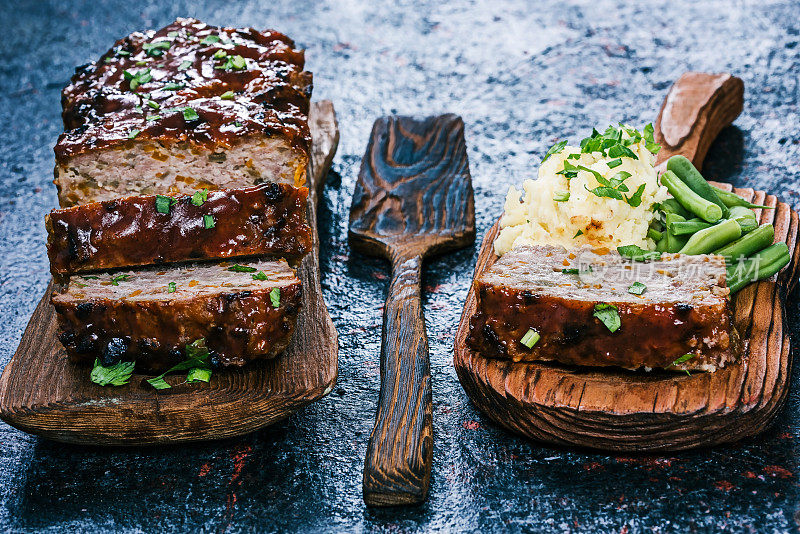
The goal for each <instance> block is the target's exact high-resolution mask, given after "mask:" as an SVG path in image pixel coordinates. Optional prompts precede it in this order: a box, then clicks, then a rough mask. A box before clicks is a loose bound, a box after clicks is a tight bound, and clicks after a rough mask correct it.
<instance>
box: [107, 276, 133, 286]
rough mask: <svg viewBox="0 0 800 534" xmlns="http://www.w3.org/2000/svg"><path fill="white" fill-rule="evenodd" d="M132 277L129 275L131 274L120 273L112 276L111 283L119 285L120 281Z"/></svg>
mask: <svg viewBox="0 0 800 534" xmlns="http://www.w3.org/2000/svg"><path fill="white" fill-rule="evenodd" d="M130 277H131V275H129V274H118V275H117V276H112V277H111V285H112V286H118V285H119V283H120V282H123V281H125V280H127V279H128V278H130Z"/></svg>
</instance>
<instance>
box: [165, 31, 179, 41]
mask: <svg viewBox="0 0 800 534" xmlns="http://www.w3.org/2000/svg"><path fill="white" fill-rule="evenodd" d="M177 36H178V32H167V37H169V38H170V39H174V38H176V37H177Z"/></svg>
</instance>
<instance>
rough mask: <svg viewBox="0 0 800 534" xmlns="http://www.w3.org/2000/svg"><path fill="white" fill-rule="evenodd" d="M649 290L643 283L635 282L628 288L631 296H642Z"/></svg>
mask: <svg viewBox="0 0 800 534" xmlns="http://www.w3.org/2000/svg"><path fill="white" fill-rule="evenodd" d="M646 290H647V286H646V285H644V284H643V283H641V282H634V283H632V284H631V286H630V287H629V288H628V293H630V294H631V295H641V294H642V293H644V292H645V291H646Z"/></svg>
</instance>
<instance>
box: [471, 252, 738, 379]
mask: <svg viewBox="0 0 800 534" xmlns="http://www.w3.org/2000/svg"><path fill="white" fill-rule="evenodd" d="M637 293H641V294H637ZM475 294H476V296H477V301H478V307H477V312H476V314H475V315H474V316H473V317H472V318H471V323H470V332H469V336H468V340H467V343H468V346H469V347H470V348H471V349H473V350H475V351H477V352H478V353H480V354H482V355H484V356H488V357H495V358H507V359H511V360H513V361H517V362H519V361H542V360H543V361H548V360H550V361H557V362H560V363H564V364H569V365H579V366H618V367H622V368H625V369H631V370H636V369H641V368H645V369H653V368H661V369H670V370H687V371H689V370H698V371H714V370H716V369H718V368H720V367H724V366H725V365H726V364H728V363H730V362H732V361H734V360H735V359H736V358H737V357H738V350H739V342H738V336H737V333H736V331H735V329H734V326H733V321H732V316H731V306H730V302H729V290H728V288H727V287H726V285H725V261H724V259H723V258H722V257H720V256H686V255H679V254H673V255H669V254H664V255H662V257H661V258H660V259H658V260H655V261H647V262H640V261H636V262H634V261H632V260H630V259H628V258H624V257H621V256H620V255H619V254H618V253H617V252H616V251H614V252H608V253H606V254H596V253H594V252H592V251H591V250H589V249H588V248H583V249H578V250H573V251H567V250H565V249H563V248H561V247H525V248H519V249H515V250H512V251H511V252H508V253H506V254H504V255H503V256H502V257H500V258H499V259H498V260H497V261H496V262H495V263H494V264H493V265H491V266H490V267H489V268H488V269H486V270H485V271H484V272H483V273H482V274H481V275H480V276H479V277H478V278H477V279H476V281H475ZM615 315H616V317H618V319H619V320H618V324H617V325H615V324H614V322H615V320H616V317H615ZM615 327H616V328H615ZM612 329H615V331H613V332H612V331H611V330H612ZM531 330H532V331H533V333H531V334H529V331H531ZM526 334H527V336H526ZM537 335H538V338H537Z"/></svg>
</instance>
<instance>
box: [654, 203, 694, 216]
mask: <svg viewBox="0 0 800 534" xmlns="http://www.w3.org/2000/svg"><path fill="white" fill-rule="evenodd" d="M661 211H663V212H664V213H675V214H677V215H680V216H681V217H684V218H685V217H689V216H690V215H691V213H689V212H688V211H686V209H685V208H684V207H683V206H681V203H680V202H678V201H677V200H675V199H674V198H668V199H667V200H665V201H664V202H662V203H661Z"/></svg>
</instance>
